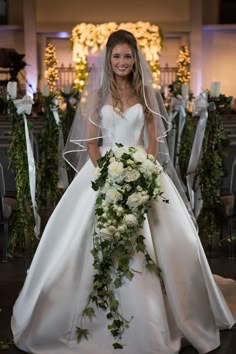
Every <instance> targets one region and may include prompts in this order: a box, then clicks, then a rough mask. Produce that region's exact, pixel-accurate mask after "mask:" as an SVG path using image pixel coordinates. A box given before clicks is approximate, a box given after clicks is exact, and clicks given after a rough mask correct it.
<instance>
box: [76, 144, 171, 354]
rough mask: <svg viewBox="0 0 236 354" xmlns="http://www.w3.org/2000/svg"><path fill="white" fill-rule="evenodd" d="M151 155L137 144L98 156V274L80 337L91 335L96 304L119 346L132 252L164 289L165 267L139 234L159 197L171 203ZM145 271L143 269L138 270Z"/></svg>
mask: <svg viewBox="0 0 236 354" xmlns="http://www.w3.org/2000/svg"><path fill="white" fill-rule="evenodd" d="M161 173H162V171H161V170H160V169H159V168H158V167H157V165H156V163H155V159H154V157H153V156H152V155H149V154H147V153H146V152H145V151H144V150H143V149H141V148H138V147H124V146H123V145H122V144H116V147H115V148H114V149H111V150H109V151H107V152H106V154H105V155H104V156H103V157H102V158H100V159H99V160H98V166H97V168H96V176H95V179H94V181H93V182H92V188H93V189H94V190H95V191H98V194H97V198H96V206H95V225H94V235H93V249H92V250H91V253H92V255H93V257H94V263H93V266H94V269H95V275H94V279H93V289H92V291H91V293H90V296H89V299H88V303H87V306H86V307H85V309H84V311H83V313H82V316H81V325H80V327H77V339H78V341H80V340H81V338H83V337H85V338H86V339H88V335H89V331H88V329H86V328H84V327H83V324H82V322H83V318H84V317H87V318H89V319H90V320H92V318H93V317H95V316H96V314H95V310H94V307H93V304H95V305H96V306H97V307H99V308H101V309H103V310H104V311H105V312H106V317H107V319H108V321H109V324H108V330H109V331H110V332H111V334H112V336H113V337H114V338H116V340H117V341H116V342H115V343H113V347H114V348H115V349H122V348H123V345H122V344H121V343H120V340H121V339H122V335H123V332H124V330H125V328H128V327H129V323H130V321H131V319H132V318H131V319H129V320H127V319H125V318H124V317H123V315H122V314H121V313H120V311H119V301H118V299H117V297H116V289H117V288H119V287H121V286H122V284H123V283H124V281H125V279H128V280H132V278H133V277H134V274H135V272H136V270H134V269H132V268H131V267H130V262H131V260H132V257H133V256H134V254H135V253H137V252H142V253H143V254H144V258H145V267H146V268H147V269H148V270H149V271H150V272H153V273H155V274H156V275H157V276H158V277H159V279H160V282H161V285H162V288H163V291H164V292H165V286H164V281H163V278H162V274H161V269H160V267H159V265H158V263H157V260H155V261H154V260H153V259H152V258H151V257H150V255H149V253H148V251H147V249H146V245H145V237H144V236H143V235H141V234H139V231H140V230H141V229H142V228H143V224H144V220H145V218H146V215H147V212H148V209H149V208H150V207H151V202H152V201H156V200H158V198H159V197H161V198H162V200H163V201H164V202H166V203H168V200H167V199H165V198H164V196H163V193H162V191H161V188H160V178H159V177H160V174H161ZM138 273H140V272H138Z"/></svg>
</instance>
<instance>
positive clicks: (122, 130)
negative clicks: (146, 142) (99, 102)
mask: <svg viewBox="0 0 236 354" xmlns="http://www.w3.org/2000/svg"><path fill="white" fill-rule="evenodd" d="M100 115H101V119H102V126H104V127H105V129H104V132H103V135H104V136H105V137H104V138H103V146H113V145H114V144H115V143H121V144H123V145H124V146H137V145H143V131H144V119H145V117H144V111H143V106H142V105H141V104H140V103H136V104H134V105H133V106H131V107H129V108H128V109H127V110H126V111H125V112H124V113H123V114H122V116H121V115H120V114H118V113H117V112H116V111H114V109H113V107H112V106H111V105H108V104H107V105H104V106H103V107H102V109H101V112H100ZM107 133H108V134H107Z"/></svg>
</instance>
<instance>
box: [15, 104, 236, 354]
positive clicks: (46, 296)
mask: <svg viewBox="0 0 236 354" xmlns="http://www.w3.org/2000/svg"><path fill="white" fill-rule="evenodd" d="M101 117H102V120H103V121H104V122H105V125H106V126H108V127H109V126H110V127H109V128H110V129H111V130H112V132H113V138H114V139H113V140H114V141H116V142H119V143H122V144H123V145H125V146H142V135H143V130H144V113H143V107H142V105H141V104H139V103H137V104H135V105H134V106H131V107H130V108H128V109H127V110H126V112H124V114H123V117H121V116H120V115H119V114H118V113H116V112H115V111H114V110H113V108H112V106H110V105H105V106H103V108H102V110H101ZM112 144H113V143H112V141H109V138H104V141H103V147H102V148H101V150H102V152H103V153H104V151H106V150H107V149H109V148H110V147H111V145H112ZM93 177H94V166H93V164H92V162H91V161H90V160H89V161H88V162H87V163H86V164H85V165H84V167H83V168H82V170H81V171H80V173H79V174H78V175H77V176H76V177H75V179H74V180H73V182H72V183H71V185H70V186H69V188H68V189H67V191H66V193H65V194H64V196H63V197H62V199H61V201H60V203H59V204H58V205H57V207H56V209H55V211H54V213H53V214H52V216H51V218H50V220H49V222H48V224H47V226H46V228H45V231H44V234H43V236H42V239H41V241H40V244H39V246H38V249H37V251H36V254H35V256H34V259H33V261H32V264H31V266H30V269H29V271H28V274H27V277H26V280H25V284H24V286H23V289H22V290H21V292H20V294H19V297H18V299H17V301H16V303H15V305H14V309H13V316H12V331H13V334H14V341H15V343H16V345H17V347H19V348H20V349H22V350H24V351H26V352H29V353H34V354H94V353H97V354H113V353H119V352H120V353H122V354H175V353H178V352H179V350H180V348H181V342H182V339H183V338H185V340H186V341H187V342H189V343H190V344H191V345H193V346H194V347H195V348H196V349H197V350H198V351H199V352H200V353H206V352H209V351H211V350H213V349H214V348H216V347H218V346H219V345H220V339H219V330H220V329H224V328H231V327H232V326H233V324H234V323H235V313H234V314H233V312H232V311H231V310H230V308H229V305H228V304H227V302H226V300H225V298H224V297H223V295H222V293H221V291H220V290H219V288H218V286H217V284H216V282H215V280H214V278H213V276H212V274H211V271H210V268H209V265H208V263H207V260H206V257H205V254H204V251H203V249H202V246H201V243H200V240H199V237H198V235H197V233H196V229H195V227H194V225H193V223H192V220H191V218H190V215H189V213H188V212H187V210H186V207H185V204H184V203H183V201H182V199H181V198H180V196H179V194H178V192H177V190H176V188H175V186H174V184H173V183H172V181H171V180H170V178H169V177H168V176H167V174H166V173H165V172H164V171H163V172H162V173H161V188H162V190H163V191H164V195H165V197H166V198H167V199H169V204H166V203H163V202H162V201H161V200H160V201H158V202H155V203H154V204H153V205H152V208H151V210H150V212H149V214H148V216H147V219H146V220H145V223H144V230H143V232H144V235H145V238H146V241H145V242H146V245H147V249H148V251H149V254H150V255H151V257H152V258H153V259H158V262H159V264H160V266H161V269H162V272H163V278H164V282H165V288H166V294H164V293H163V290H162V287H161V285H160V281H159V278H158V277H156V275H154V274H153V273H150V272H149V271H148V270H145V267H144V258H143V255H142V254H141V253H137V254H135V255H134V258H133V260H132V268H133V269H135V270H138V271H140V272H142V274H138V273H135V276H134V278H133V279H132V281H129V280H126V281H125V283H124V284H123V285H122V287H121V288H119V289H118V290H117V297H118V298H119V302H120V310H121V312H122V314H123V315H124V317H125V318H128V319H129V318H131V317H132V316H133V319H132V321H131V322H130V326H129V328H127V329H126V330H125V332H124V335H123V339H122V343H123V345H124V348H123V349H122V350H120V351H119V350H114V349H113V347H112V343H113V342H114V339H113V337H112V336H111V334H110V332H109V331H108V330H107V325H108V320H107V319H106V314H105V312H103V311H102V310H99V309H98V310H97V311H96V318H94V319H93V320H92V321H91V322H90V321H88V323H86V326H85V327H87V328H88V329H89V332H90V335H89V337H88V340H86V339H82V341H81V342H80V343H77V339H76V327H77V326H79V325H80V319H81V313H82V311H83V309H84V308H85V306H86V304H87V300H88V296H89V294H90V291H91V288H92V282H93V274H94V269H93V265H92V263H93V258H92V255H91V253H90V250H91V248H92V233H93V220H94V207H95V200H96V192H95V191H94V190H93V189H92V188H91V180H92V179H93ZM232 283H233V284H232V288H233V289H234V293H233V295H232V293H230V298H231V300H233V301H232V302H234V303H235V295H236V290H235V282H233V281H232Z"/></svg>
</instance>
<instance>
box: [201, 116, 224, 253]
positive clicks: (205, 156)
mask: <svg viewBox="0 0 236 354" xmlns="http://www.w3.org/2000/svg"><path fill="white" fill-rule="evenodd" d="M208 114H209V116H208V121H207V126H206V131H205V136H204V141H203V149H202V158H201V163H200V165H199V167H198V169H197V171H196V175H195V183H198V184H199V186H200V189H201V193H202V199H203V207H202V210H201V213H200V215H199V218H198V225H199V232H200V237H201V240H202V243H203V245H204V247H205V248H207V249H210V248H211V246H212V241H213V239H214V237H215V234H216V232H217V231H219V226H220V225H219V224H218V222H217V211H218V207H219V205H220V191H221V185H222V178H223V161H224V150H225V149H224V148H225V146H226V144H227V138H226V135H225V132H224V128H223V126H222V118H221V115H220V114H219V112H217V111H216V110H213V111H209V112H208Z"/></svg>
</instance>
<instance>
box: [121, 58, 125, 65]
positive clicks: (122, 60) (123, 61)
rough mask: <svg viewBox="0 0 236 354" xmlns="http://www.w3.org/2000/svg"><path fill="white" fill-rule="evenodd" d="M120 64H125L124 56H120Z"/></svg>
mask: <svg viewBox="0 0 236 354" xmlns="http://www.w3.org/2000/svg"><path fill="white" fill-rule="evenodd" d="M120 64H121V65H125V64H126V58H123V57H120Z"/></svg>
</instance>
